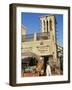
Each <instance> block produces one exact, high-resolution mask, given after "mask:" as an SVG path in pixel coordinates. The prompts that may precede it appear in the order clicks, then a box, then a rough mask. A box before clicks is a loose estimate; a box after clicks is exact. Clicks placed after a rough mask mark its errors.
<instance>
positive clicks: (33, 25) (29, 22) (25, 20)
mask: <svg viewBox="0 0 72 90" xmlns="http://www.w3.org/2000/svg"><path fill="white" fill-rule="evenodd" d="M45 15H48V14H43V13H25V12H22V13H21V24H23V25H24V26H25V27H26V33H27V34H32V33H34V32H37V33H38V32H41V31H40V30H41V29H40V16H45ZM55 17H56V22H57V24H56V36H57V41H58V42H60V44H61V45H63V15H62V14H56V15H55Z"/></svg>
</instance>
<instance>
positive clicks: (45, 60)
mask: <svg viewBox="0 0 72 90" xmlns="http://www.w3.org/2000/svg"><path fill="white" fill-rule="evenodd" d="M42 57H43V58H44V75H46V66H47V62H48V60H49V57H48V56H42Z"/></svg>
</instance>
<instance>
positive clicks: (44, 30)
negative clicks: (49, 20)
mask: <svg viewBox="0 0 72 90" xmlns="http://www.w3.org/2000/svg"><path fill="white" fill-rule="evenodd" d="M43 23H44V31H45V20H43Z"/></svg>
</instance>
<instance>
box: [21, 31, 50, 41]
mask: <svg viewBox="0 0 72 90" xmlns="http://www.w3.org/2000/svg"><path fill="white" fill-rule="evenodd" d="M49 38H50V33H47V32H43V33H34V34H27V35H22V42H28V41H34V40H35V41H36V40H47V39H49Z"/></svg>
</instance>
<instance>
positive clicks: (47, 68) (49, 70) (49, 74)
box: [46, 62, 51, 76]
mask: <svg viewBox="0 0 72 90" xmlns="http://www.w3.org/2000/svg"><path fill="white" fill-rule="evenodd" d="M46 76H51V67H50V65H49V62H47V66H46Z"/></svg>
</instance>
